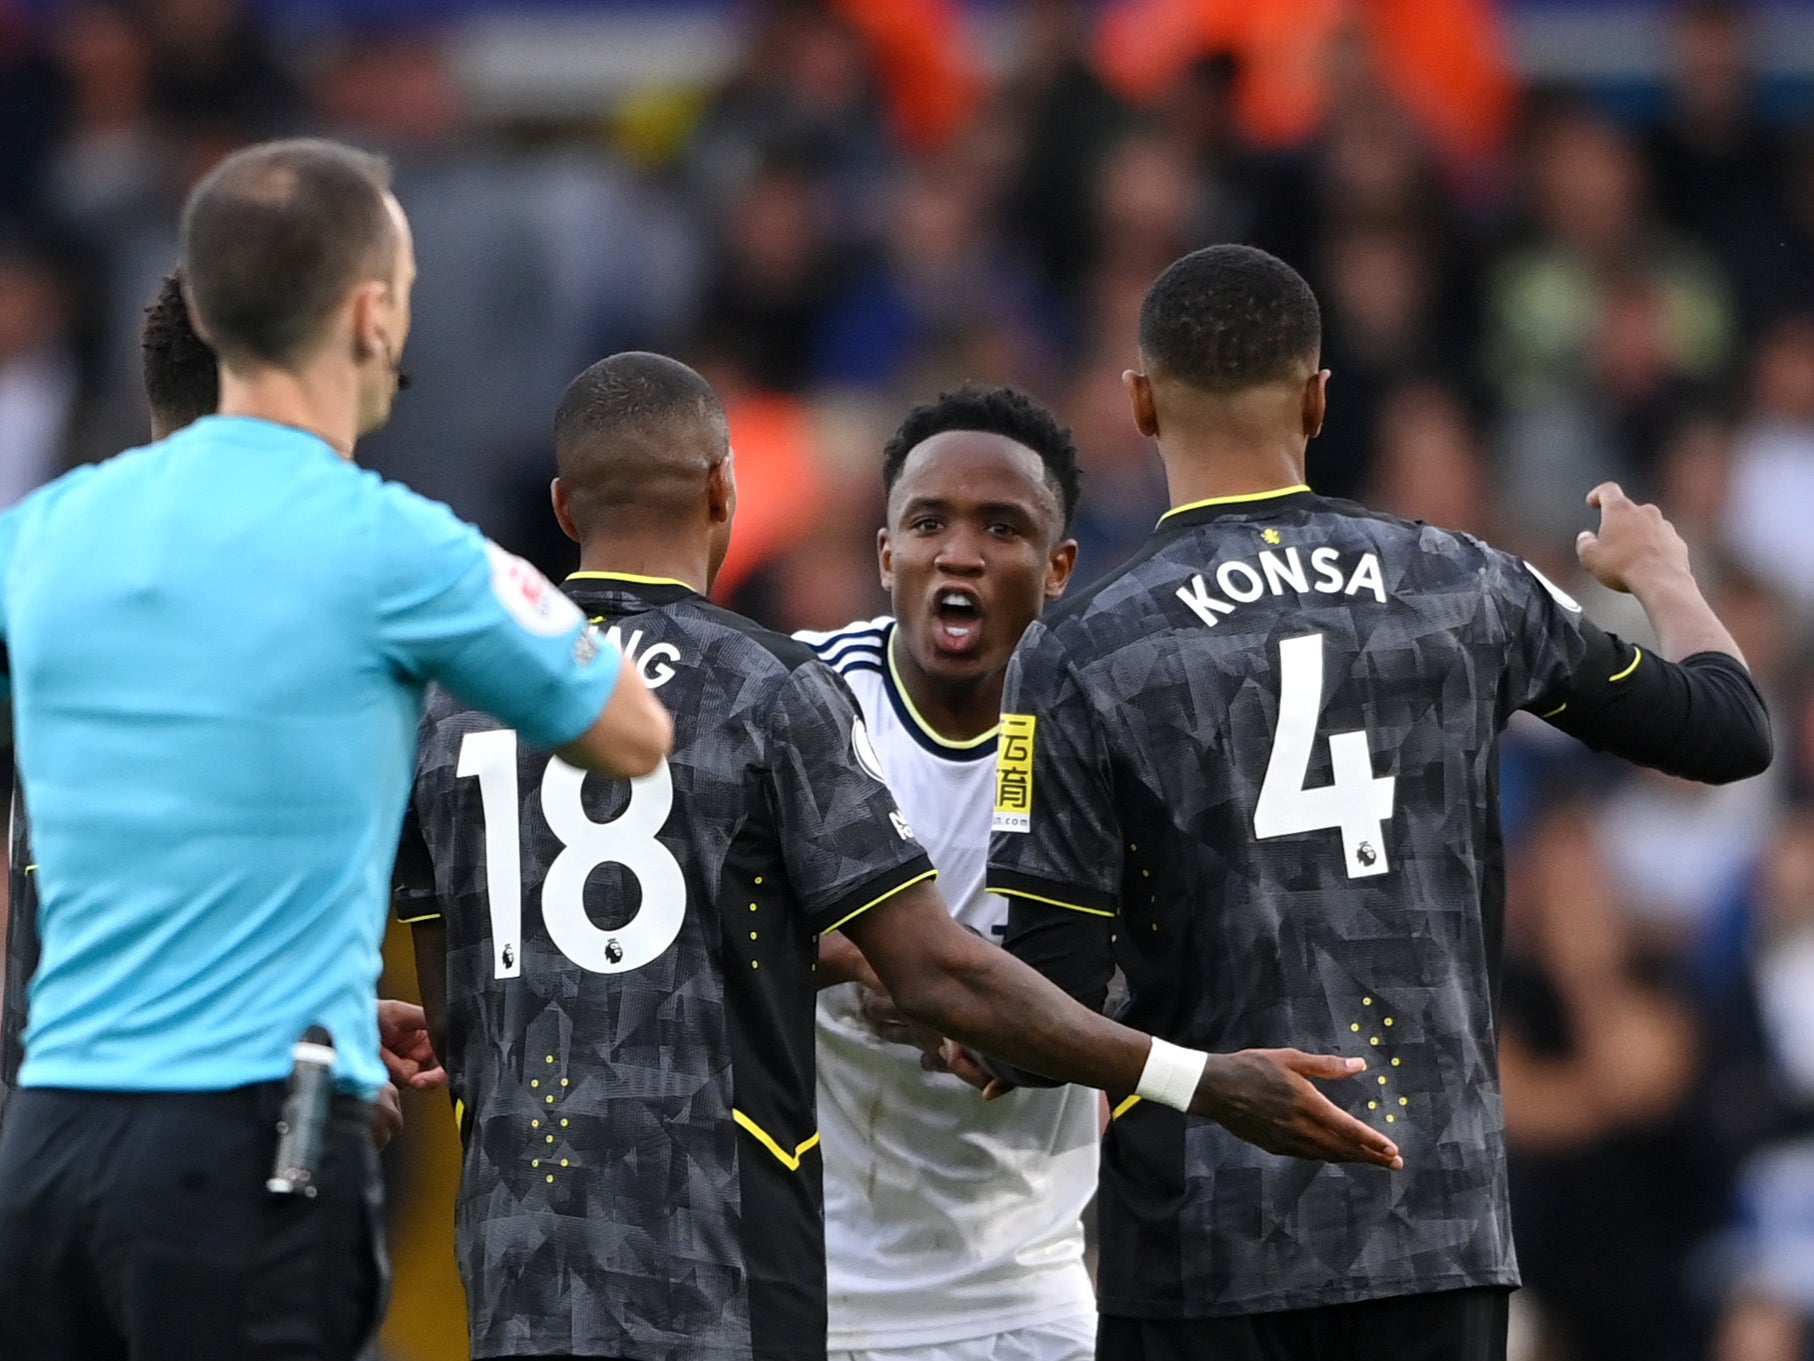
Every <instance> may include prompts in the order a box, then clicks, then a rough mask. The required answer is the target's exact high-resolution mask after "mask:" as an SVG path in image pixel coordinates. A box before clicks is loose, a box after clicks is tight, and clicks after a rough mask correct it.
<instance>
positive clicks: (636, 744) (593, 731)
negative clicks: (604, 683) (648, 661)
mask: <svg viewBox="0 0 1814 1361" xmlns="http://www.w3.org/2000/svg"><path fill="white" fill-rule="evenodd" d="M673 746H674V720H673V719H671V718H670V717H668V711H667V710H666V709H664V708H663V707H662V704H661V701H660V700H658V699H656V698H655V696H654V694H652V693H651V692H650V690H649V687H648V686H647V685H645V684H643V679H642V675H641V673H640V672H638V671H637V669H636V668H635V667H634V666H631V665H628V664H626V665H625V666H624V667H623V669H622V670H621V671H620V672H619V673H618V677H617V684H616V685H615V686H613V687H612V689H611V698H610V699H608V700H606V701H605V707H604V708H603V709H601V710H600V711H599V715H598V718H597V719H596V720H595V721H594V722H593V724H592V726H591V727H590V728H587V729H586V731H584V732H583V733H581V734H580V735H579V736H578V737H576V738H574V739H573V741H571V742H569V743H568V744H567V745H566V746H564V747H562V748H560V749H559V755H560V758H561V760H563V761H565V762H566V763H567V764H568V765H571V766H579V767H580V768H581V769H582V770H593V771H597V772H598V773H599V774H601V775H611V776H615V777H616V778H618V779H625V780H633V779H635V778H637V777H638V776H641V775H647V774H648V773H649V772H650V771H652V770H654V769H655V767H656V766H658V765H660V764H661V762H662V758H664V757H665V756H666V755H667V754H668V752H669V751H670V750H671V749H672V748H673Z"/></svg>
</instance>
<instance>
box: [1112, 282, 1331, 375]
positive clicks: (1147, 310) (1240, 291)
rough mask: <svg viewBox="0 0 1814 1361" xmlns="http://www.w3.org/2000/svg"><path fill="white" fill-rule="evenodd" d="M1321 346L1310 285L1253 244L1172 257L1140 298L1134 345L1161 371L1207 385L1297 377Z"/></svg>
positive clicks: (1320, 326)
mask: <svg viewBox="0 0 1814 1361" xmlns="http://www.w3.org/2000/svg"><path fill="white" fill-rule="evenodd" d="M1322 347H1323V321H1322V314H1321V312H1320V311H1319V310H1318V308H1317V305H1316V295H1315V294H1314V293H1312V292H1311V291H1310V285H1309V284H1307V283H1305V282H1304V279H1303V276H1302V275H1300V274H1299V273H1298V272H1297V271H1296V270H1295V269H1293V268H1292V267H1291V266H1290V265H1288V264H1286V263H1285V262H1284V261H1283V260H1281V259H1279V258H1278V257H1277V256H1274V255H1268V254H1267V253H1266V252H1265V251H1263V250H1256V249H1254V248H1253V247H1252V246H1208V247H1206V248H1204V249H1203V250H1199V251H1192V252H1191V253H1190V254H1189V255H1186V256H1185V257H1184V258H1183V259H1181V260H1178V261H1175V262H1174V263H1173V264H1172V265H1171V266H1170V267H1169V268H1168V269H1167V270H1166V271H1165V273H1163V274H1161V275H1160V276H1159V277H1158V279H1157V280H1156V281H1155V282H1154V283H1153V286H1152V287H1151V288H1150V289H1148V290H1147V294H1146V300H1145V301H1144V302H1143V303H1141V305H1140V351H1141V353H1142V354H1144V355H1145V356H1146V358H1147V361H1148V363H1149V364H1151V365H1152V366H1153V368H1154V369H1156V370H1157V374H1158V375H1159V376H1163V377H1166V378H1172V379H1175V380H1177V381H1179V382H1184V383H1188V384H1190V385H1191V386H1192V387H1195V388H1201V389H1202V390H1203V391H1205V392H1239V391H1242V390H1243V389H1246V388H1252V387H1259V386H1261V385H1262V384H1265V383H1271V382H1276V381H1279V380H1281V379H1286V378H1292V377H1295V376H1296V375H1297V374H1298V373H1299V372H1300V371H1301V370H1302V369H1303V367H1304V365H1305V364H1306V363H1308V364H1311V365H1312V366H1314V364H1315V362H1316V360H1317V358H1318V356H1319V355H1320V354H1321V352H1322Z"/></svg>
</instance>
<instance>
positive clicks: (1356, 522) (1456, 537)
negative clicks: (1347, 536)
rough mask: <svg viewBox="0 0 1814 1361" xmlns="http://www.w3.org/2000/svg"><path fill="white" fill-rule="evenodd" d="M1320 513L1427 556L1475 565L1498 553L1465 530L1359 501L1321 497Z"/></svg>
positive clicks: (1362, 531) (1318, 508)
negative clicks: (1436, 523)
mask: <svg viewBox="0 0 1814 1361" xmlns="http://www.w3.org/2000/svg"><path fill="white" fill-rule="evenodd" d="M1317 511H1318V513H1319V514H1322V515H1325V516H1328V517H1331V518H1332V519H1333V520H1335V521H1336V522H1337V523H1338V524H1348V525H1351V526H1353V527H1354V528H1355V529H1356V530H1357V531H1358V532H1361V533H1366V534H1370V535H1371V536H1373V537H1374V538H1376V539H1379V540H1382V541H1397V542H1400V543H1403V544H1405V545H1407V546H1410V547H1413V548H1415V549H1416V550H1417V551H1418V552H1421V553H1424V554H1434V555H1436V556H1441V557H1453V558H1458V559H1466V560H1468V561H1470V562H1472V561H1478V560H1479V559H1480V558H1481V557H1483V556H1484V555H1486V554H1489V553H1492V552H1494V551H1495V550H1493V549H1492V548H1491V547H1490V546H1489V545H1488V544H1487V543H1486V542H1485V541H1484V540H1483V539H1480V538H1477V537H1475V536H1474V535H1472V534H1469V533H1467V532H1466V531H1465V530H1460V529H1446V528H1444V527H1443V526H1441V525H1433V524H1431V523H1430V522H1429V521H1427V520H1412V519H1408V518H1407V517H1405V516H1403V515H1394V514H1392V512H1390V511H1385V510H1380V509H1378V508H1377V507H1374V506H1368V505H1363V504H1362V503H1361V502H1359V501H1348V500H1343V499H1342V498H1340V497H1334V496H1326V497H1322V498H1320V500H1319V504H1318V506H1317Z"/></svg>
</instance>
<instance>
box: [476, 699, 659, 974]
mask: <svg viewBox="0 0 1814 1361" xmlns="http://www.w3.org/2000/svg"><path fill="white" fill-rule="evenodd" d="M455 773H456V774H457V775H458V776H459V777H460V778H461V779H466V778H477V780H478V782H479V804H480V813H481V815H482V817H483V819H484V823H485V898H486V903H487V905H488V907H489V909H490V912H491V948H492V971H493V977H496V978H517V977H519V976H520V975H521V974H522V972H523V940H522V937H523V875H522V851H521V847H520V844H519V841H518V830H517V824H518V821H519V817H520V814H521V811H522V798H521V796H520V792H519V785H518V782H517V735H516V733H515V732H514V731H512V730H511V729H509V728H497V729H491V730H488V731H485V732H471V733H467V734H465V735H464V736H463V737H462V738H461V739H460V757H459V764H458V766H457V767H456V768H455ZM585 782H586V773H585V772H584V771H583V770H580V769H578V768H577V767H575V766H570V765H568V764H567V763H566V762H565V761H563V760H561V759H560V758H559V757H558V756H551V757H549V758H548V766H547V769H546V770H545V771H543V773H542V790H541V800H540V802H541V809H542V816H543V817H544V818H546V819H547V822H548V828H549V830H550V831H552V832H553V833H554V835H555V837H556V839H558V840H559V841H560V843H561V851H560V854H559V855H557V856H555V858H554V861H553V863H551V864H550V865H549V866H548V873H547V874H546V876H545V877H544V878H543V880H542V896H541V905H542V922H543V924H544V925H545V926H546V927H547V928H548V937H549V939H550V940H551V941H553V943H554V946H555V948H556V949H558V950H559V951H560V952H561V954H563V955H564V956H566V957H567V958H568V959H570V960H571V961H573V963H575V964H577V965H579V967H580V968H582V969H585V970H587V971H589V972H591V973H602V974H614V973H628V972H629V971H630V970H632V969H640V968H642V967H643V966H644V965H647V964H651V963H653V962H654V961H655V960H657V959H659V958H660V957H661V956H662V955H664V954H666V953H667V952H668V950H669V949H670V948H671V947H672V946H673V944H674V942H675V941H676V940H677V939H679V937H680V929H681V927H682V925H683V924H684V923H685V921H686V898H687V892H686V876H685V875H684V874H683V873H682V872H681V868H680V862H679V861H678V860H676V859H675V858H674V854H673V852H672V851H670V850H668V848H667V847H666V846H664V845H662V844H661V842H659V841H657V840H656V839H655V835H656V833H657V832H659V831H660V830H661V828H662V825H663V824H664V823H666V822H667V820H668V814H669V813H670V812H672V811H673V807H674V777H673V774H672V772H670V771H669V769H668V763H667V762H666V761H665V760H664V761H663V762H662V763H661V764H660V765H659V766H657V767H656V768H655V769H654V770H653V771H651V772H650V773H649V774H647V775H644V776H642V777H640V778H638V779H634V780H631V781H630V799H629V802H628V803H627V804H625V806H624V810H623V812H621V813H619V814H618V815H617V816H616V817H614V818H611V819H610V820H608V821H606V822H595V821H593V819H592V818H591V817H589V816H587V813H586V809H585V805H584V804H583V803H582V802H581V799H580V791H581V789H582V788H583V787H584V785H585ZM600 865H621V866H623V868H624V869H625V870H626V871H627V872H628V873H629V874H631V875H632V876H634V877H635V879H636V882H637V884H638V886H639V887H640V888H641V890H642V904H641V906H640V907H638V908H637V910H636V915H635V916H633V917H631V918H630V920H629V921H627V922H625V923H624V924H623V925H622V926H620V927H618V928H616V929H615V930H611V931H606V930H603V929H602V928H600V927H598V926H596V925H594V924H593V921H592V919H591V918H590V917H589V916H587V915H586V902H585V891H586V880H587V879H588V878H589V877H590V876H591V874H592V871H593V870H595V869H597V868H598V867H599V866H600Z"/></svg>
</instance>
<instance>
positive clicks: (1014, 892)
mask: <svg viewBox="0 0 1814 1361" xmlns="http://www.w3.org/2000/svg"><path fill="white" fill-rule="evenodd" d="M983 892H985V893H999V894H1002V895H1003V896H1004V897H1008V898H1031V899H1032V900H1033V901H1034V902H1036V903H1047V904H1050V905H1051V906H1052V907H1064V908H1069V909H1070V910H1071V911H1072V912H1087V913H1089V914H1090V915H1091V916H1092V917H1113V916H1114V915H1115V914H1114V913H1113V912H1104V911H1103V910H1102V909H1101V908H1100V907H1080V906H1079V905H1078V904H1076V903H1062V902H1060V901H1059V900H1058V899H1056V898H1042V897H1040V896H1039V895H1038V894H1037V893H1027V892H1025V891H1023V890H1021V889H1018V888H997V887H996V886H995V885H994V884H986V885H984V887H983Z"/></svg>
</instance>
